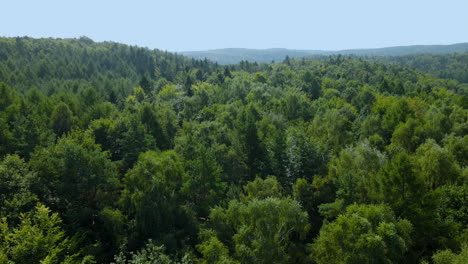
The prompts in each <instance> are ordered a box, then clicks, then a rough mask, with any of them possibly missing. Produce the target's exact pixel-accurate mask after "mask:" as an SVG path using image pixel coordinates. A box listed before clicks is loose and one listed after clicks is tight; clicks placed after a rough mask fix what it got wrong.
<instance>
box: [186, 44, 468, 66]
mask: <svg viewBox="0 0 468 264" xmlns="http://www.w3.org/2000/svg"><path fill="white" fill-rule="evenodd" d="M461 52H468V43H458V44H453V45H415V46H398V47H387V48H378V49H349V50H338V51H326V50H290V49H237V48H234V49H233V48H230V49H217V50H206V51H186V52H180V54H182V55H185V56H188V57H191V58H195V59H205V58H206V59H208V60H211V61H215V62H218V63H219V64H235V63H239V62H240V61H242V60H246V61H251V62H271V61H276V62H278V61H282V60H283V59H284V58H285V57H286V56H289V57H290V58H300V57H306V56H312V55H336V54H342V55H358V56H401V55H410V54H447V53H461Z"/></svg>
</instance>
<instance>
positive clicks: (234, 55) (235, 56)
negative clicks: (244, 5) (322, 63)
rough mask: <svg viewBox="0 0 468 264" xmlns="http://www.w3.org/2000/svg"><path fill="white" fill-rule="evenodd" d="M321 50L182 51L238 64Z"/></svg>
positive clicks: (192, 55)
mask: <svg viewBox="0 0 468 264" xmlns="http://www.w3.org/2000/svg"><path fill="white" fill-rule="evenodd" d="M322 53H324V51H321V50H290V49H237V48H231V49H216V50H206V51H186V52H180V53H179V54H182V55H184V56H187V57H191V58H194V59H205V58H207V59H208V60H211V61H215V62H218V63H219V64H236V63H239V62H240V61H242V60H246V61H251V62H255V61H256V62H272V61H275V62H278V61H283V60H284V58H285V57H286V56H289V57H291V58H298V57H305V56H309V55H318V54H322Z"/></svg>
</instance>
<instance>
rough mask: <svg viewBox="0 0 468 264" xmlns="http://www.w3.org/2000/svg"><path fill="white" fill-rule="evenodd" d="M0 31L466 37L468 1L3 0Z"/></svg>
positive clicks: (294, 39) (307, 43)
mask: <svg viewBox="0 0 468 264" xmlns="http://www.w3.org/2000/svg"><path fill="white" fill-rule="evenodd" d="M0 7H1V10H2V11H1V15H0V36H24V35H27V36H32V37H60V38H69V37H79V36H82V35H85V36H88V37H90V38H92V39H94V40H96V41H104V40H111V41H116V42H122V43H127V44H132V45H139V46H145V47H149V48H159V49H163V50H169V51H188V50H205V49H215V48H232V47H242V48H290V49H325V50H337V49H349V48H376V47H387V46H397V45H415V44H452V43H458V42H468V0H443V1H432V0H392V1H390V0H385V1H383V0H328V1H325V0H324V1H316V0H309V1H305V0H287V1H275V0H269V1H266V0H232V1H223V0H217V1H215V0H191V1H190V0H170V1H157V0H155V1H149V0H148V1H144V0H133V1H119V0H113V1H110V0H80V1H75V0H73V1H72V0H68V1H67V0H60V1H59V0H30V1H24V0H0Z"/></svg>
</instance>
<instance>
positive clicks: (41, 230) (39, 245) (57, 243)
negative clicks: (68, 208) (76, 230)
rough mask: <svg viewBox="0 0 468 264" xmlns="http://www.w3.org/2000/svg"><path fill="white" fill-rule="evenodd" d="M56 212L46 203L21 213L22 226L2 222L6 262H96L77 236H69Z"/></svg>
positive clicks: (0, 241)
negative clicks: (84, 252)
mask: <svg viewBox="0 0 468 264" xmlns="http://www.w3.org/2000/svg"><path fill="white" fill-rule="evenodd" d="M61 223H62V221H61V219H60V218H59V216H58V215H57V214H56V213H51V212H50V209H49V208H47V207H45V206H44V205H42V204H38V205H37V206H36V208H35V209H34V210H33V211H31V212H29V213H25V214H22V215H21V216H20V224H19V225H18V226H14V227H9V226H8V224H7V219H6V218H2V220H1V222H0V232H1V237H0V260H2V261H4V262H3V263H17V264H23V263H24V264H26V263H28V264H29V263H41V264H42V263H48V264H49V263H50V264H53V263H57V264H58V263H69V264H72V263H76V264H85V263H89V264H91V263H95V262H94V261H93V258H92V257H91V256H86V257H84V258H83V255H82V254H80V252H79V251H77V249H76V245H77V244H76V243H77V242H78V241H77V240H76V238H69V237H66V235H65V232H64V231H63V229H62V228H61V227H60V225H61Z"/></svg>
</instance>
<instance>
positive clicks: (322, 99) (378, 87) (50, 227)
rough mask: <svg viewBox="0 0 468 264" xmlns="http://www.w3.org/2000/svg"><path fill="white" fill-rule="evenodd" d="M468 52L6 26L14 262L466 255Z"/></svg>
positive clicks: (428, 259) (8, 199) (8, 244)
mask: <svg viewBox="0 0 468 264" xmlns="http://www.w3.org/2000/svg"><path fill="white" fill-rule="evenodd" d="M467 58H468V54H466V53H462V54H447V55H411V56H403V57H387V58H370V57H346V56H341V55H336V56H335V55H334V56H329V57H327V58H323V59H319V60H316V59H313V58H310V59H305V58H303V59H291V58H288V57H286V58H285V59H284V61H283V62H278V63H251V62H247V61H242V62H240V63H238V64H233V65H225V66H220V65H217V64H216V63H212V62H210V61H208V60H195V59H189V58H186V57H183V56H181V55H176V54H172V53H170V52H165V51H160V50H150V49H147V48H140V47H135V46H128V45H124V44H118V43H114V42H102V43H97V42H94V41H92V40H91V39H89V38H86V37H81V38H79V39H33V38H28V37H23V38H0V218H1V219H0V262H1V263H15V264H23V263H25V264H26V263H51V264H52V263H70V264H71V263H81V264H84V263H116V264H125V263H129V264H130V263H133V264H136V263H330V264H331V263H435V264H442V263H444V264H445V263H463V261H464V260H465V261H466V256H467V254H468V253H467V252H468V228H467V227H468V209H467V208H468V198H467V197H468V167H467V166H468V110H467V107H468V79H467V78H468V75H467V72H468V71H467V70H466V69H468V59H467Z"/></svg>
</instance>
